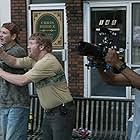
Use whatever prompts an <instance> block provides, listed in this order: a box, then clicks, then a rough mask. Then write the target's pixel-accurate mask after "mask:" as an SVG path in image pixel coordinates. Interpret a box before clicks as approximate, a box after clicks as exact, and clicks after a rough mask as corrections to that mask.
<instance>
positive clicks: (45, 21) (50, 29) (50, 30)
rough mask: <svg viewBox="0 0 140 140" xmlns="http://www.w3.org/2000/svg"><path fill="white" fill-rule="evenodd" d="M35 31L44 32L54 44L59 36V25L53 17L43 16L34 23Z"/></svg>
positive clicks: (49, 15)
mask: <svg viewBox="0 0 140 140" xmlns="http://www.w3.org/2000/svg"><path fill="white" fill-rule="evenodd" d="M36 31H41V32H46V33H47V34H48V35H49V36H50V37H51V39H52V41H53V42H54V41H55V40H56V39H57V38H58V36H59V33H60V25H59V22H58V20H57V19H56V17H55V16H53V15H51V14H44V15H42V16H41V17H40V18H39V19H38V21H37V23H36Z"/></svg>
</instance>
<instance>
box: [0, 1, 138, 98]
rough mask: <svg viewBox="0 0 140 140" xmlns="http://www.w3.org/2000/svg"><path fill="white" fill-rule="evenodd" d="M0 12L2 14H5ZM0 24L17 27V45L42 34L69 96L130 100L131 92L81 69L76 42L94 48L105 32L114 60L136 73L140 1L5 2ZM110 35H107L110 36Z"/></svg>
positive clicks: (82, 63) (82, 59) (93, 70)
mask: <svg viewBox="0 0 140 140" xmlns="http://www.w3.org/2000/svg"><path fill="white" fill-rule="evenodd" d="M4 6H5V7H8V9H7V10H6V12H5V9H6V8H4ZM1 7H3V8H1V14H0V18H1V20H0V23H1V24H2V22H5V21H13V22H15V23H16V24H18V25H19V27H20V43H21V45H22V46H23V47H25V48H26V46H27V38H28V36H29V35H30V34H31V33H33V32H36V31H46V32H48V33H49V34H50V36H51V37H52V40H53V52H54V54H55V55H56V56H57V57H58V58H59V60H60V61H61V62H62V64H63V67H64V69H65V74H66V77H67V80H68V85H69V87H70V90H71V93H72V94H73V95H74V96H84V97H94V98H126V99H131V98H133V89H132V88H131V87H113V86H109V85H106V83H104V82H103V81H102V80H101V79H100V77H99V75H98V73H97V71H96V68H89V69H88V68H87V67H86V66H85V65H86V64H87V63H88V61H87V57H86V56H81V55H78V54H77V51H76V48H77V47H78V45H79V41H86V42H89V43H92V44H97V45H99V44H100V43H102V41H103V39H104V38H103V37H104V36H103V35H101V34H100V29H101V28H102V27H103V28H102V29H104V28H105V29H106V28H107V29H109V31H110V30H111V33H107V37H108V39H110V38H111V42H112V44H113V46H115V47H117V49H118V51H119V52H120V59H123V60H124V61H125V62H126V63H127V65H128V66H129V67H131V68H133V69H137V68H139V67H140V57H139V55H140V53H139V52H140V45H139V44H140V41H139V40H140V39H139V38H140V16H139V13H140V1H137V0H133V1H132V0H127V1H125V0H123V1H122V0H5V3H4V4H3V3H2V4H1ZM112 32H113V33H112Z"/></svg>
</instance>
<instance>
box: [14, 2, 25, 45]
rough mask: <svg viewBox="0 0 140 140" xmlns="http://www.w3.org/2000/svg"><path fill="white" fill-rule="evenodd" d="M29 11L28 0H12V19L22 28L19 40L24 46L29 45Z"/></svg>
mask: <svg viewBox="0 0 140 140" xmlns="http://www.w3.org/2000/svg"><path fill="white" fill-rule="evenodd" d="M26 13H27V11H26V0H11V21H12V22H14V23H16V24H17V25H18V26H19V28H20V34H19V42H20V44H21V45H22V46H23V47H26V45H27V23H26V22H27V14H26Z"/></svg>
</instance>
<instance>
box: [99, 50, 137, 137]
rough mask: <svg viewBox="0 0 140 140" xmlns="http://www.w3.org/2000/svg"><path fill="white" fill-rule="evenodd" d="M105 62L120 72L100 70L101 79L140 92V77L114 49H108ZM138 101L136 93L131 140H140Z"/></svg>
mask: <svg viewBox="0 0 140 140" xmlns="http://www.w3.org/2000/svg"><path fill="white" fill-rule="evenodd" d="M105 62H106V63H107V64H109V65H110V66H111V68H115V69H117V71H118V72H119V73H118V74H114V73H113V72H112V69H109V70H107V71H106V72H104V70H103V69H102V68H98V71H99V74H100V75H101V78H102V79H103V80H104V81H105V82H106V83H108V84H110V85H121V86H132V87H134V88H136V89H138V90H140V75H139V74H137V72H135V71H133V70H132V69H130V68H129V67H128V66H127V65H126V63H125V62H122V61H121V60H120V59H119V56H118V54H117V53H116V51H115V50H114V49H111V48H109V49H108V53H107V54H106V57H105ZM138 90H137V91H138ZM138 99H140V94H139V92H136V97H135V111H134V118H133V125H132V133H131V139H130V140H140V121H139V116H140V103H139V102H140V100H139V101H138Z"/></svg>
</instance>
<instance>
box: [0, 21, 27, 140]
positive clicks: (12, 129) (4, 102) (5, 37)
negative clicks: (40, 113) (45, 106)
mask: <svg viewBox="0 0 140 140" xmlns="http://www.w3.org/2000/svg"><path fill="white" fill-rule="evenodd" d="M18 33H19V29H18V27H17V25H16V24H14V23H12V22H7V23H4V24H3V25H2V26H1V29H0V43H1V47H3V49H4V50H5V51H6V52H7V53H8V54H11V55H13V56H16V57H24V56H26V51H25V50H24V48H23V47H21V46H20V45H19V44H18V43H17V37H18ZM0 68H1V69H3V70H5V71H7V72H11V73H14V74H19V73H20V74H21V73H22V74H23V73H24V70H23V69H16V68H12V67H10V66H8V65H7V64H6V63H4V62H3V60H0ZM29 103H30V99H29V94H28V86H23V87H19V86H16V85H14V84H11V83H9V82H8V81H6V80H4V79H3V78H1V77H0V140H27V124H28V115H29Z"/></svg>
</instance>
